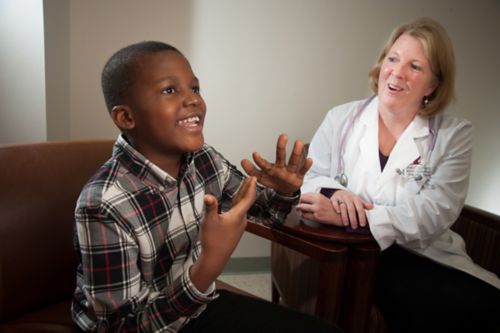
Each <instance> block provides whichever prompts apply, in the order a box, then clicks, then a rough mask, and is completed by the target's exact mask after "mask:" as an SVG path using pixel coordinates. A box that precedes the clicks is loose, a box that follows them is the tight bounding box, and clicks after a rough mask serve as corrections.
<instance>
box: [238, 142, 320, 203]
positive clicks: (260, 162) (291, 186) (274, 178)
mask: <svg viewBox="0 0 500 333" xmlns="http://www.w3.org/2000/svg"><path fill="white" fill-rule="evenodd" d="M287 141H288V137H287V136H286V134H281V135H280V136H279V138H278V142H277V145H276V162H275V163H270V162H268V161H266V160H265V159H264V158H263V157H262V156H261V155H260V154H259V153H253V154H252V157H253V160H254V162H255V164H257V166H258V168H256V167H255V166H254V165H253V163H252V162H250V161H249V160H247V159H244V160H242V161H241V166H242V167H243V169H244V170H245V171H246V172H247V173H248V174H249V175H250V176H254V177H256V178H257V181H258V182H259V183H261V184H262V185H264V186H268V187H271V188H273V189H274V190H276V192H278V193H279V194H281V195H284V196H292V195H293V194H294V193H295V192H297V191H298V190H299V189H300V187H301V186H302V182H303V181H304V175H305V174H306V172H307V170H309V168H310V167H311V165H312V160H311V159H310V158H307V159H306V160H305V161H304V163H303V165H300V164H301V156H302V150H303V148H304V144H303V143H302V142H300V141H295V144H294V145H293V151H292V155H291V156H290V159H289V160H288V164H286V143H287ZM259 168H260V169H259Z"/></svg>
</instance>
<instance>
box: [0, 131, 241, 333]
mask: <svg viewBox="0 0 500 333" xmlns="http://www.w3.org/2000/svg"><path fill="white" fill-rule="evenodd" d="M112 144H113V142H112V141H110V140H102V141H80V142H77V141H75V142H52V143H36V144H24V145H7V146H5V145H4V146H0V162H1V163H0V212H1V217H0V332H1V333H28V332H30V333H31V332H33V333H35V332H37V333H44V332H61V333H66V332H72V331H73V323H72V321H71V313H70V304H71V297H72V294H73V291H74V288H75V281H76V280H75V270H76V256H75V252H74V249H73V212H74V209H75V204H76V199H77V197H78V195H79V193H80V191H81V189H82V187H83V185H84V184H85V182H86V181H87V180H88V179H89V177H90V176H91V175H92V174H94V173H95V171H97V169H98V168H99V166H101V165H102V163H104V161H106V160H107V159H108V158H109V157H110V156H111V149H112ZM217 287H218V288H225V289H230V290H232V291H234V292H240V293H245V292H243V291H242V290H239V289H236V288H234V287H232V286H230V285H228V284H226V283H223V282H222V281H217Z"/></svg>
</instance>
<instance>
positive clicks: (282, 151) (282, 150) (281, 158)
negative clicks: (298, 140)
mask: <svg viewBox="0 0 500 333" xmlns="http://www.w3.org/2000/svg"><path fill="white" fill-rule="evenodd" d="M287 142H288V136H287V135H286V134H281V135H280V136H279V137H278V142H277V143H276V163H275V165H276V166H277V167H280V168H282V167H284V166H285V161H286V143H287Z"/></svg>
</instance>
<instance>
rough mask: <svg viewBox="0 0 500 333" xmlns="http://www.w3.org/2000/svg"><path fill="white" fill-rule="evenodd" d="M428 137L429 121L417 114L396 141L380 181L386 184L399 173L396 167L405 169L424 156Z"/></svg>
mask: <svg viewBox="0 0 500 333" xmlns="http://www.w3.org/2000/svg"><path fill="white" fill-rule="evenodd" d="M428 137H430V133H429V122H428V120H427V119H426V118H423V117H421V116H418V115H417V116H416V117H415V119H414V120H413V121H412V122H411V123H410V125H408V127H407V128H406V130H405V131H404V132H403V134H402V135H401V136H400V137H399V139H398V141H397V142H396V145H395V146H394V148H393V150H392V152H391V155H390V156H389V160H388V161H387V164H386V166H385V168H384V171H383V172H382V176H381V178H380V183H381V184H384V183H385V182H387V181H390V180H391V178H393V177H396V176H397V175H398V174H397V173H396V169H401V170H403V169H404V168H406V167H407V166H408V165H410V164H411V163H414V162H415V161H416V160H417V159H418V158H423V155H424V147H425V145H423V144H422V142H423V141H426V140H425V139H427V138H428Z"/></svg>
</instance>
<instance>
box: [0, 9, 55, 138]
mask: <svg viewBox="0 0 500 333" xmlns="http://www.w3.org/2000/svg"><path fill="white" fill-rule="evenodd" d="M0 45H1V47H0V144H5V143H19V142H34V141H45V140H46V117H45V66H44V39H43V13H42V1H41V0H24V1H17V0H0Z"/></svg>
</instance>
